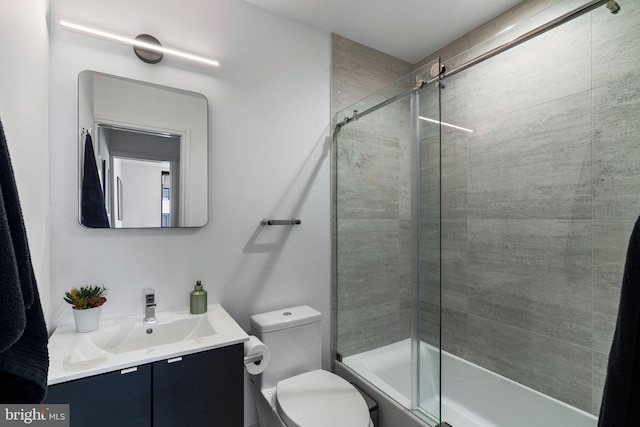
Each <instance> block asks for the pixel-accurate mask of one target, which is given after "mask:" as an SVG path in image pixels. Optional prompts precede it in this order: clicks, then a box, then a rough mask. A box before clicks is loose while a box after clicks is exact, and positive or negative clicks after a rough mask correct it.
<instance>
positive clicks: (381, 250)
mask: <svg viewBox="0 0 640 427" xmlns="http://www.w3.org/2000/svg"><path fill="white" fill-rule="evenodd" d="M399 232H400V230H399V226H398V221H397V220H358V219H339V220H338V280H339V283H340V285H341V287H340V297H341V298H340V300H339V302H338V309H339V310H341V311H342V310H354V309H360V308H363V307H366V306H368V305H370V304H382V303H385V302H388V301H393V300H395V299H396V297H397V295H398V285H399V284H400V282H401V281H400V273H399V269H400V265H399V259H400V246H399V243H400V236H399V234H400V233H399Z"/></svg>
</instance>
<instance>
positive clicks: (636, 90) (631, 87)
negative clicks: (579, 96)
mask: <svg viewBox="0 0 640 427" xmlns="http://www.w3.org/2000/svg"><path fill="white" fill-rule="evenodd" d="M636 59H637V61H636V64H640V59H638V58H636ZM638 159H640V79H637V78H631V79H628V80H623V81H617V82H614V83H611V84H608V85H606V86H601V87H598V88H595V89H594V90H593V216H594V218H599V219H601V218H619V219H622V218H633V217H637V216H638V215H639V214H640V191H639V189H640V162H639V161H638Z"/></svg>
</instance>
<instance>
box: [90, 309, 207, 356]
mask: <svg viewBox="0 0 640 427" xmlns="http://www.w3.org/2000/svg"><path fill="white" fill-rule="evenodd" d="M215 333H216V330H215V328H214V327H213V326H212V325H211V323H210V322H209V318H208V317H206V316H198V317H190V318H186V319H177V320H173V321H168V322H162V321H159V322H156V323H151V324H143V323H142V321H141V322H139V323H137V324H133V325H123V326H114V327H111V328H99V329H97V330H96V331H95V332H93V333H92V334H91V335H89V339H90V340H91V341H92V342H93V343H94V344H95V345H96V346H98V347H100V348H101V349H103V350H104V351H108V352H109V353H116V354H119V353H127V352H130V351H136V350H142V349H146V348H150V347H157V346H160V345H166V344H172V343H176V342H179V341H184V340H189V339H195V338H203V337H206V336H209V335H213V334H215Z"/></svg>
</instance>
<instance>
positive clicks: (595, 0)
mask: <svg viewBox="0 0 640 427" xmlns="http://www.w3.org/2000/svg"><path fill="white" fill-rule="evenodd" d="M604 4H606V5H607V8H608V9H609V11H610V12H611V13H613V14H615V13H618V12H619V11H620V6H619V5H618V3H616V1H615V0H592V1H590V2H588V3H585V4H584V5H582V6H580V7H578V8H576V9H574V10H572V11H570V12H567V13H565V14H564V15H562V16H560V17H558V18H556V19H553V20H551V21H549V22H547V23H546V24H543V25H540V26H539V27H536V28H534V29H533V30H531V31H528V32H526V33H524V34H523V35H521V36H519V37H516V38H515V39H513V40H511V41H508V42H506V43H504V44H501V45H500V46H498V47H496V48H493V49H491V50H489V51H487V52H485V53H483V54H481V55H478V56H476V57H475V58H473V59H470V60H469V61H467V62H465V63H464V64H462V65H459V66H457V67H455V68H453V69H451V70H449V71H447V70H446V69H445V67H442V68H441V72H440V74H439V75H438V76H436V77H434V78H432V79H431V80H428V81H425V80H418V81H417V82H416V85H415V87H412V88H411V89H409V90H407V91H405V92H402V93H400V94H398V95H396V96H393V97H391V98H389V99H387V100H385V101H382V102H381V103H379V104H376V105H374V106H373V107H371V108H368V109H366V110H365V111H362V112H358V111H357V110H354V111H353V115H352V116H351V117H345V118H344V119H343V120H342V121H341V122H339V123H337V124H336V125H335V131H334V135H337V134H338V132H339V131H340V129H341V128H342V126H344V125H346V124H348V123H350V122H352V121H355V120H358V119H359V118H360V117H364V116H366V115H368V114H370V113H373V112H374V111H377V110H379V109H380V108H382V107H384V106H386V105H389V104H391V103H393V102H395V101H397V100H399V99H401V98H404V97H405V96H407V95H410V94H412V93H414V92H417V91H419V90H420V89H422V88H423V87H425V86H426V85H428V84H430V83H433V82H437V81H439V80H442V79H445V78H447V77H450V76H453V75H455V74H458V73H459V72H461V71H464V70H466V69H468V68H471V67H473V66H474V65H477V64H479V63H481V62H483V61H486V60H487V59H489V58H493V57H494V56H496V55H498V54H500V53H502V52H505V51H507V50H509V49H511V48H513V47H516V46H518V45H520V44H522V43H524V42H526V41H529V40H531V39H533V38H534V37H537V36H539V35H541V34H543V33H546V32H547V31H549V30H552V29H554V28H556V27H559V26H560V25H563V24H566V23H567V22H569V21H572V20H573V19H575V18H578V17H580V16H582V15H584V14H585V13H588V12H591V11H592V10H594V9H597V8H598V7H600V6H602V5H604Z"/></svg>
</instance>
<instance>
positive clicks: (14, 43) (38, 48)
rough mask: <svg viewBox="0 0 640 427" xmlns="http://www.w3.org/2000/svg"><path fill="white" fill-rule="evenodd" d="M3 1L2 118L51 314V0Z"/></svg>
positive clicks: (34, 258) (0, 41)
mask: <svg viewBox="0 0 640 427" xmlns="http://www.w3.org/2000/svg"><path fill="white" fill-rule="evenodd" d="M0 7H1V9H2V13H0V58H2V67H0V118H1V119H2V125H3V127H4V131H5V136H6V138H7V144H8V145H9V152H10V155H11V162H12V166H13V170H14V174H15V178H16V183H17V186H18V192H19V194H20V205H21V206H22V212H23V217H24V221H25V226H26V228H27V238H28V239H29V249H30V251H31V261H32V263H33V267H34V270H35V274H36V279H37V281H38V288H39V290H40V298H41V300H42V305H43V308H44V311H45V317H48V312H49V310H48V308H49V287H50V281H49V259H50V258H49V250H48V249H49V215H48V212H49V179H48V178H49V146H48V140H47V78H48V77H47V76H48V70H49V66H48V64H49V37H48V34H47V26H46V14H47V8H48V1H47V0H26V1H9V0H4V1H2V4H1V5H0Z"/></svg>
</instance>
